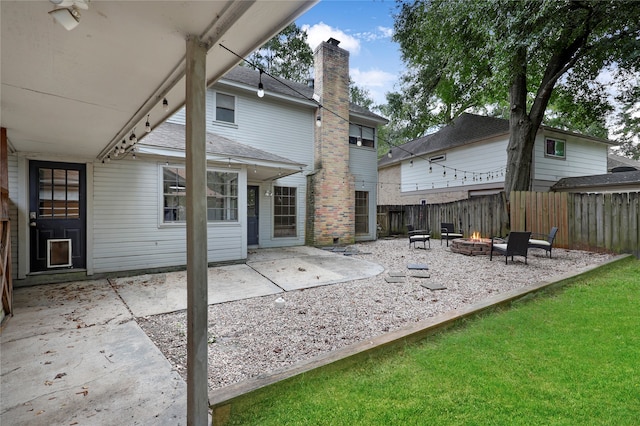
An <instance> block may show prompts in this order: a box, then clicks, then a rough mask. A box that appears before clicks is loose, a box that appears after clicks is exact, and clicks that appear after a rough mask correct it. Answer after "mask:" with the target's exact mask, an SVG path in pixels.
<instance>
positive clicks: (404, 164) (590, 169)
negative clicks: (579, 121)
mask: <svg viewBox="0 0 640 426" xmlns="http://www.w3.org/2000/svg"><path fill="white" fill-rule="evenodd" d="M508 142H509V122H508V121H507V120H504V119H500V118H492V117H483V116H478V115H474V114H462V115H461V116H460V117H458V118H457V119H455V120H454V121H453V122H452V123H451V124H450V125H447V126H445V127H443V128H442V129H440V130H439V131H437V132H435V133H433V134H430V135H427V136H424V137H421V138H418V139H415V140H413V141H411V142H408V143H406V144H403V145H401V146H398V147H394V148H392V149H391V151H390V153H391V155H390V156H384V157H383V158H381V159H380V160H379V161H378V180H379V184H378V205H411V204H433V203H444V202H449V201H455V200H461V199H467V198H470V197H473V196H478V195H485V194H492V193H497V192H500V191H502V190H504V179H505V174H506V164H507V145H508ZM611 145H612V142H610V141H608V140H604V139H599V138H595V137H591V136H584V135H579V134H577V133H572V132H568V131H565V130H560V129H554V128H550V127H546V126H541V127H540V130H539V131H538V135H537V136H536V141H535V146H534V152H533V165H532V174H533V176H532V179H531V188H530V189H531V190H533V191H547V190H549V188H550V187H551V186H552V185H553V184H555V183H556V182H557V181H558V180H560V179H562V178H564V177H572V176H586V175H593V174H598V173H606V171H607V152H608V148H609V146H611Z"/></svg>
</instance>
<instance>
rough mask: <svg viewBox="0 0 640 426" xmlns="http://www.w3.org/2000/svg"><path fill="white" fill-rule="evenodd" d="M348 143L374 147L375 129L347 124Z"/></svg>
mask: <svg viewBox="0 0 640 426" xmlns="http://www.w3.org/2000/svg"><path fill="white" fill-rule="evenodd" d="M349 143H350V144H352V145H357V146H366V147H368V148H375V146H376V144H375V129H374V128H372V127H366V126H359V125H357V124H349Z"/></svg>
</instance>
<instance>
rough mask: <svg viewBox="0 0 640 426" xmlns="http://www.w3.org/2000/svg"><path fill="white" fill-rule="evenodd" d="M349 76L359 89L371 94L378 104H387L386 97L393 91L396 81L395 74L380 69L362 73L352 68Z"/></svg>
mask: <svg viewBox="0 0 640 426" xmlns="http://www.w3.org/2000/svg"><path fill="white" fill-rule="evenodd" d="M349 75H350V76H351V79H352V80H353V81H354V82H355V83H356V85H357V86H358V87H361V88H363V89H367V90H368V91H369V93H371V97H372V98H373V100H374V101H375V102H376V104H384V103H386V101H387V100H386V96H385V95H386V93H387V92H391V91H392V90H393V84H394V83H395V81H396V76H395V75H394V74H391V73H389V72H386V71H382V70H379V69H371V70H368V71H361V70H360V69H358V68H351V69H349Z"/></svg>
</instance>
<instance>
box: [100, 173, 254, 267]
mask: <svg viewBox="0 0 640 426" xmlns="http://www.w3.org/2000/svg"><path fill="white" fill-rule="evenodd" d="M160 170H161V168H160V166H159V165H158V164H157V163H155V162H144V161H140V160H137V161H131V160H120V161H112V162H110V163H107V164H97V165H96V166H95V167H94V229H93V232H94V236H93V241H94V247H93V249H94V250H93V253H94V270H95V272H96V273H101V272H110V271H126V270H135V269H149V268H162V267H168V266H180V265H185V264H186V227H185V225H183V224H176V225H171V226H166V225H162V226H161V225H160V223H159V215H160V213H159V212H160V206H161V202H162V201H161V194H160V191H161V182H160V179H161V177H162V175H161V174H160ZM244 175H246V172H244V171H242V172H241V176H244ZM241 182H246V180H243V179H241ZM239 197H240V200H239V202H240V204H242V203H244V204H245V210H244V211H245V212H246V185H244V186H241V187H240V188H239ZM242 220H243V221H244V218H243V219H242ZM243 221H241V222H236V223H224V224H213V223H211V224H209V226H208V234H207V239H208V260H209V262H217V261H225V260H237V259H242V258H244V257H246V243H243V238H242V235H243V232H242V227H243V223H244V222H243Z"/></svg>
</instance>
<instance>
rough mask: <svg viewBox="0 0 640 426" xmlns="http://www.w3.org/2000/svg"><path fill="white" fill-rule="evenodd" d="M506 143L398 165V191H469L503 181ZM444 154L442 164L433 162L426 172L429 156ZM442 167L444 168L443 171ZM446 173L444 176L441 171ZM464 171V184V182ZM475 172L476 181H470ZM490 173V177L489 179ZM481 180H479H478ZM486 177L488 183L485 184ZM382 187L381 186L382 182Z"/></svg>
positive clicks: (497, 141)
mask: <svg viewBox="0 0 640 426" xmlns="http://www.w3.org/2000/svg"><path fill="white" fill-rule="evenodd" d="M506 148H507V140H505V139H500V140H495V141H491V142H486V143H482V144H475V145H467V146H463V147H457V148H453V149H450V150H447V151H443V152H441V153H434V154H429V155H424V156H423V157H415V158H414V159H413V166H412V165H411V162H410V160H405V161H403V162H402V164H401V169H400V173H401V182H402V184H401V189H400V190H401V192H403V193H404V192H413V191H422V190H430V189H442V188H456V187H463V186H464V187H465V188H468V187H469V186H471V185H474V184H480V183H483V184H485V183H492V184H501V183H503V182H504V175H503V172H504V168H505V165H506V164H507V151H506ZM439 154H446V159H445V160H444V161H438V162H432V163H431V167H432V171H431V172H429V161H428V159H429V157H433V156H435V155H439ZM442 166H446V167H447V168H446V169H444V168H443V167H442ZM445 171H446V175H445V174H444V172H445ZM465 171H466V178H467V179H466V181H465V180H464V177H465ZM474 173H476V179H478V180H477V181H475V182H474V181H473V175H474ZM489 173H491V176H492V177H489ZM480 177H482V181H480V180H479V178H480ZM487 178H489V180H488V181H487ZM383 184H384V183H383Z"/></svg>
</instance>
